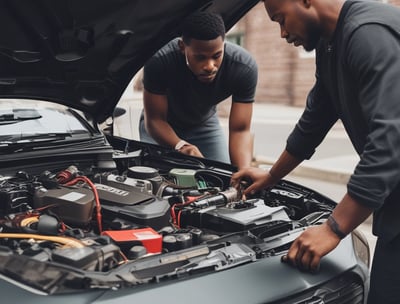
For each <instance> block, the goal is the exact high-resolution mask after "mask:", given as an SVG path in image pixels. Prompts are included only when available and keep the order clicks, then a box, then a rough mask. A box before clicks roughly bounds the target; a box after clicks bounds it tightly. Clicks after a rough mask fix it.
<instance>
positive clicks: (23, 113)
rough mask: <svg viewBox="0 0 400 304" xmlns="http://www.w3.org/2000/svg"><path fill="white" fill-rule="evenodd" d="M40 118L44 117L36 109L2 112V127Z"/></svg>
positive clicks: (0, 116) (0, 115)
mask: <svg viewBox="0 0 400 304" xmlns="http://www.w3.org/2000/svg"><path fill="white" fill-rule="evenodd" d="M40 118H42V115H40V114H39V112H38V111H36V110H35V109H14V110H13V111H12V112H10V111H0V125H6V124H12V123H16V122H20V121H25V120H32V119H40Z"/></svg>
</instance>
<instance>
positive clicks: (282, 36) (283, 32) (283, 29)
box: [281, 26, 289, 39]
mask: <svg viewBox="0 0 400 304" xmlns="http://www.w3.org/2000/svg"><path fill="white" fill-rule="evenodd" d="M288 36H289V33H288V32H287V31H286V30H285V28H284V27H283V26H281V38H284V39H286V38H287V37H288Z"/></svg>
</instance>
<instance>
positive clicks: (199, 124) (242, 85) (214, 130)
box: [139, 12, 257, 168]
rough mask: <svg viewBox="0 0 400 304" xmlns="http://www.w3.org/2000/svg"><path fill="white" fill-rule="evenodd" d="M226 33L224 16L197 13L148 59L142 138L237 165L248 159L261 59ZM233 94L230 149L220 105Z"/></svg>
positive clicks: (145, 72) (250, 156)
mask: <svg viewBox="0 0 400 304" xmlns="http://www.w3.org/2000/svg"><path fill="white" fill-rule="evenodd" d="M224 38H225V27H224V23H223V20H222V18H221V16H219V15H218V14H214V13H207V12H200V13H195V14H193V15H191V16H189V17H188V18H187V19H186V20H185V21H184V24H183V27H182V37H181V38H176V39H174V40H172V41H171V42H169V43H168V44H167V45H165V46H164V47H163V48H162V49H160V50H159V51H158V52H157V53H156V54H155V55H154V56H153V57H152V58H151V59H150V60H149V61H148V62H147V63H146V65H145V66H144V73H143V85H144V93H143V102H144V110H143V113H142V117H141V120H140V125H139V134H140V139H141V140H142V141H145V142H152V143H158V144H160V145H163V146H167V147H171V148H174V149H176V150H177V151H179V152H181V153H184V154H188V155H193V156H198V157H207V158H209V159H214V160H218V161H222V162H227V163H229V162H231V163H233V164H234V165H236V166H238V167H239V168H241V167H247V166H249V165H250V163H251V159H252V136H251V134H250V122H251V116H252V109H253V102H254V95H255V89H256V85H257V65H256V62H255V60H254V59H253V58H252V57H251V56H250V54H249V53H248V52H247V51H245V50H244V49H243V48H241V47H240V46H238V45H235V44H232V43H229V42H224ZM230 96H232V105H231V110H230V115H229V154H228V149H227V144H226V140H225V136H224V133H223V130H222V128H221V126H220V122H219V120H218V117H217V112H216V105H217V104H218V103H220V102H221V101H224V100H226V99H227V98H229V97H230Z"/></svg>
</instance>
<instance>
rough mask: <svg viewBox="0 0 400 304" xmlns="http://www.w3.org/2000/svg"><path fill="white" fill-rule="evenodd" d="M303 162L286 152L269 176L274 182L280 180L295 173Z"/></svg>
mask: <svg viewBox="0 0 400 304" xmlns="http://www.w3.org/2000/svg"><path fill="white" fill-rule="evenodd" d="M301 162H302V160H301V159H298V158H296V157H294V156H293V155H291V154H290V153H289V152H288V151H286V150H285V151H283V152H282V154H281V155H280V156H279V158H278V160H277V161H276V162H275V164H274V165H273V166H272V168H271V169H270V170H269V174H270V175H271V177H272V178H273V179H274V180H280V179H282V178H284V177H285V176H286V175H288V174H289V173H290V172H291V171H293V170H294V169H295V168H296V167H297V166H298V165H299V164H300V163H301Z"/></svg>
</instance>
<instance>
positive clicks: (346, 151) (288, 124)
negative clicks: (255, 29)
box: [115, 95, 358, 184]
mask: <svg viewBox="0 0 400 304" xmlns="http://www.w3.org/2000/svg"><path fill="white" fill-rule="evenodd" d="M119 106H121V107H123V108H125V109H126V110H127V113H126V114H125V115H123V116H121V117H119V118H117V119H116V122H115V132H116V134H118V135H121V136H124V137H127V138H131V139H138V138H139V136H138V131H137V129H138V121H139V115H140V111H141V109H142V103H141V96H139V95H132V96H129V97H128V98H123V99H122V100H121V102H120V104H119ZM302 112H303V109H302V108H300V107H289V106H282V105H275V104H260V103H255V104H254V111H253V119H252V128H253V130H252V132H253V134H254V157H255V163H256V164H257V165H272V164H273V163H274V162H275V161H276V160H277V158H278V157H279V155H280V152H281V151H282V149H283V148H284V146H285V142H286V138H287V136H288V135H289V133H290V131H291V130H292V128H293V126H294V125H295V124H296V122H297V120H298V118H299V117H300V116H301V113H302ZM225 114H226V113H225ZM220 119H221V124H222V126H223V128H224V130H225V132H226V134H228V117H227V115H224V114H223V115H221V118H220ZM357 161H358V156H357V154H356V153H355V151H354V150H353V148H352V145H351V143H350V141H349V139H348V137H347V135H346V133H345V131H344V128H343V126H342V125H341V124H340V123H337V124H336V125H335V126H334V127H333V128H332V130H331V131H330V132H329V133H328V135H327V137H326V138H325V140H324V141H323V143H322V144H321V145H320V147H319V148H318V149H317V151H316V153H315V154H314V155H313V157H312V158H311V159H310V160H306V161H304V162H303V163H302V164H301V165H300V166H299V167H298V168H297V169H296V170H295V171H293V172H292V174H293V175H298V176H304V177H309V178H316V179H320V180H324V181H329V182H335V183H341V184H345V183H346V182H347V181H348V179H349V177H350V175H351V173H352V172H353V169H354V167H355V165H356V164H357Z"/></svg>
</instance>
